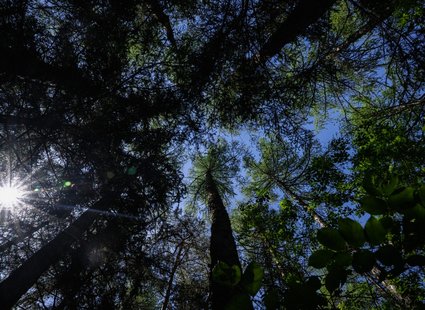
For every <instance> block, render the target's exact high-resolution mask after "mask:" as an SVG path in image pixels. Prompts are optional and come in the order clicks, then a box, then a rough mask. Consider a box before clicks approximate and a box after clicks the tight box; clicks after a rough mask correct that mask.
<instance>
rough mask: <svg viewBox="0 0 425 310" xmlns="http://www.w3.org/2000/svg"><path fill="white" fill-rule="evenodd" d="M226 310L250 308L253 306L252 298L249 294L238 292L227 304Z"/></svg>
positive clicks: (245, 309)
mask: <svg viewBox="0 0 425 310" xmlns="http://www.w3.org/2000/svg"><path fill="white" fill-rule="evenodd" d="M224 309H225V310H250V309H253V308H252V302H251V298H249V295H248V294H243V293H240V294H237V295H235V296H233V297H232V299H230V301H229V302H228V303H227V305H226V306H225V307H224Z"/></svg>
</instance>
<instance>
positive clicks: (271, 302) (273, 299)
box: [263, 289, 281, 310]
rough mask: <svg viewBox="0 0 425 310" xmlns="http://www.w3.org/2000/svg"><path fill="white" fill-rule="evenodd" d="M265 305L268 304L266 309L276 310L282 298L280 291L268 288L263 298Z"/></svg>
mask: <svg viewBox="0 0 425 310" xmlns="http://www.w3.org/2000/svg"><path fill="white" fill-rule="evenodd" d="M263 302H264V305H265V306H266V310H276V309H279V306H280V304H281V303H280V300H279V293H278V291H277V290H275V289H271V290H268V291H267V292H266V295H265V296H264V299H263Z"/></svg>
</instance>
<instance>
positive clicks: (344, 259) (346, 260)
mask: <svg viewBox="0 0 425 310" xmlns="http://www.w3.org/2000/svg"><path fill="white" fill-rule="evenodd" d="M352 261H353V257H352V256H351V253H349V252H339V253H336V255H335V257H334V264H335V265H336V266H340V267H345V266H349V265H351V262H352Z"/></svg>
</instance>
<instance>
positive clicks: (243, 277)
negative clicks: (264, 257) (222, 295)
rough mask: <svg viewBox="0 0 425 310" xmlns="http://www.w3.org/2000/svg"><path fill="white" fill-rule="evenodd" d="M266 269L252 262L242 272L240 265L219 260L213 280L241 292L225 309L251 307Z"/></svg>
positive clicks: (213, 271)
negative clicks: (231, 264)
mask: <svg viewBox="0 0 425 310" xmlns="http://www.w3.org/2000/svg"><path fill="white" fill-rule="evenodd" d="M263 276H264V271H263V269H262V268H261V266H260V265H258V264H257V263H255V262H251V263H249V264H248V266H247V267H246V268H245V270H244V272H243V273H242V274H241V269H240V268H239V266H236V265H234V266H229V265H228V264H226V263H225V262H218V263H217V265H215V266H214V268H213V270H212V280H213V281H214V282H216V283H218V284H219V285H222V286H224V287H226V288H227V289H229V290H234V291H235V292H239V293H238V294H235V295H234V296H232V299H231V300H229V301H228V303H227V305H226V308H225V309H229V310H230V309H251V307H252V304H251V299H250V298H249V296H250V295H251V296H255V295H256V294H257V292H258V291H259V289H260V288H261V286H262V281H263Z"/></svg>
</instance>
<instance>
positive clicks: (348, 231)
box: [338, 218, 365, 247]
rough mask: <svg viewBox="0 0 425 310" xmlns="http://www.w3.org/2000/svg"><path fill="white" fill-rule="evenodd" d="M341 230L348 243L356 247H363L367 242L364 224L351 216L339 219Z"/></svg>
mask: <svg viewBox="0 0 425 310" xmlns="http://www.w3.org/2000/svg"><path fill="white" fill-rule="evenodd" d="M338 227H339V232H340V234H341V235H342V236H343V238H344V239H345V240H346V241H347V242H348V244H350V245H352V246H354V247H361V246H362V245H363V243H364V242H365V235H364V233H363V228H362V226H361V225H360V224H359V223H358V222H356V221H354V220H352V219H349V218H344V219H339V220H338Z"/></svg>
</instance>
